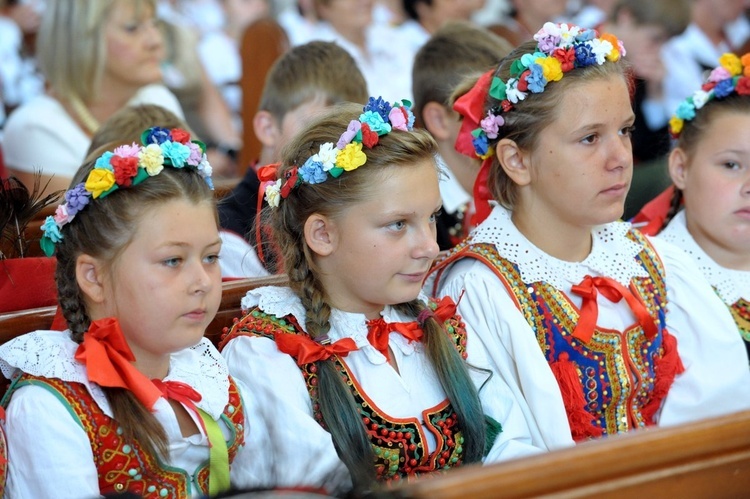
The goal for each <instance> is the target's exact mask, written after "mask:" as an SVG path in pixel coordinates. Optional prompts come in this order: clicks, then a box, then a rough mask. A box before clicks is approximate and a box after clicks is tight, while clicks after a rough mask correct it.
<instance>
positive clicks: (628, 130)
mask: <svg viewBox="0 0 750 499" xmlns="http://www.w3.org/2000/svg"><path fill="white" fill-rule="evenodd" d="M633 132H635V126H634V125H630V126H626V127H625V128H623V129H622V130H620V134H621V135H624V136H626V137H632V136H633Z"/></svg>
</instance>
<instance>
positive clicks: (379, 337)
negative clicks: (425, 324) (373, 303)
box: [367, 318, 424, 362]
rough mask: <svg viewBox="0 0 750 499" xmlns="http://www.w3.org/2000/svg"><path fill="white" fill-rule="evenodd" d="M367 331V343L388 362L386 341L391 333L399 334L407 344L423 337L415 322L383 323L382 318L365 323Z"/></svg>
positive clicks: (389, 357)
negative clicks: (407, 341)
mask: <svg viewBox="0 0 750 499" xmlns="http://www.w3.org/2000/svg"><path fill="white" fill-rule="evenodd" d="M367 329H368V331H367V341H369V342H370V344H371V345H372V346H374V347H375V349H376V350H377V351H378V352H380V353H382V354H383V356H384V357H385V358H386V359H388V361H389V362H390V360H391V356H390V354H389V353H388V339H389V337H390V334H391V333H393V332H396V333H399V334H400V335H401V336H403V337H404V338H406V339H407V340H409V342H412V341H421V340H422V337H423V336H424V332H423V331H422V328H421V327H419V324H418V323H417V322H416V321H414V322H385V320H384V319H383V318H380V319H372V320H369V321H367Z"/></svg>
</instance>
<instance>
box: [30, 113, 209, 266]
mask: <svg viewBox="0 0 750 499" xmlns="http://www.w3.org/2000/svg"><path fill="white" fill-rule="evenodd" d="M141 142H142V143H143V145H138V144H136V143H133V144H131V145H122V146H119V147H117V148H115V149H114V150H113V151H107V152H105V153H104V154H102V155H101V156H100V157H99V158H98V159H97V160H96V162H95V163H94V168H93V169H92V170H91V171H90V172H89V175H88V177H87V178H86V181H85V182H81V183H80V184H77V185H76V186H75V187H73V188H72V189H70V190H68V191H67V192H66V193H65V201H64V202H63V203H62V204H60V205H59V206H58V207H57V210H56V211H55V215H54V216H48V217H47V218H46V219H45V221H44V224H43V225H42V232H43V233H44V235H43V236H42V239H41V241H40V244H41V247H42V251H44V254H45V255H47V256H52V255H53V254H54V253H55V244H57V243H58V242H60V241H62V239H63V234H62V232H61V230H62V228H63V227H64V226H65V225H67V224H69V223H70V222H71V221H72V220H73V219H74V218H75V216H76V215H77V214H78V212H79V211H81V210H82V209H84V208H85V207H86V206H87V205H88V204H89V203H90V202H91V201H92V200H95V199H98V198H103V197H106V196H108V195H109V194H111V193H112V192H114V191H116V190H118V189H125V188H129V187H133V186H135V185H138V184H140V183H141V182H143V181H144V180H145V179H147V178H148V177H153V176H155V175H158V174H159V173H161V172H162V170H163V169H164V167H165V166H170V167H172V168H185V167H187V168H192V169H194V170H197V171H198V173H199V174H200V176H201V177H203V178H204V179H205V181H206V183H208V186H209V187H210V188H211V189H213V182H212V180H211V165H210V164H209V163H208V159H207V158H206V146H205V145H204V144H203V143H202V142H200V141H197V140H192V141H191V140H190V134H189V133H188V132H186V131H185V130H183V129H181V128H172V129H166V128H161V127H152V128H149V129H147V130H145V131H144V132H143V133H142V134H141Z"/></svg>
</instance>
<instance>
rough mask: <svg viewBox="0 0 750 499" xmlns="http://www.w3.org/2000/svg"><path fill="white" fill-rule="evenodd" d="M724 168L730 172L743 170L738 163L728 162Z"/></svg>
mask: <svg viewBox="0 0 750 499" xmlns="http://www.w3.org/2000/svg"><path fill="white" fill-rule="evenodd" d="M724 166H725V167H726V168H727V169H728V170H739V169H740V168H741V167H740V164H739V163H737V162H736V161H727V162H725V163H724Z"/></svg>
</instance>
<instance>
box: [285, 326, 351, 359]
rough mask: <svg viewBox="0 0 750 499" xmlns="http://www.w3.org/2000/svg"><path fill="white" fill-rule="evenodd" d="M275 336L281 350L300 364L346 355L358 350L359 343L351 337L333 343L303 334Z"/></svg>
mask: <svg viewBox="0 0 750 499" xmlns="http://www.w3.org/2000/svg"><path fill="white" fill-rule="evenodd" d="M273 338H274V341H276V346H277V347H278V349H279V351H281V352H284V353H286V354H289V355H291V356H292V357H293V358H294V359H295V360H296V361H297V365H300V366H303V365H305V364H311V363H313V362H317V361H319V360H327V359H329V358H331V357H332V356H334V355H341V356H346V355H347V354H348V353H349V352H352V351H354V350H357V344H356V343H355V342H354V340H353V339H351V338H342V339H340V340H338V341H334V342H333V343H326V342H325V340H323V341H315V340H313V339H312V338H310V337H309V336H305V335H303V334H290V333H276V334H274V337H273Z"/></svg>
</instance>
